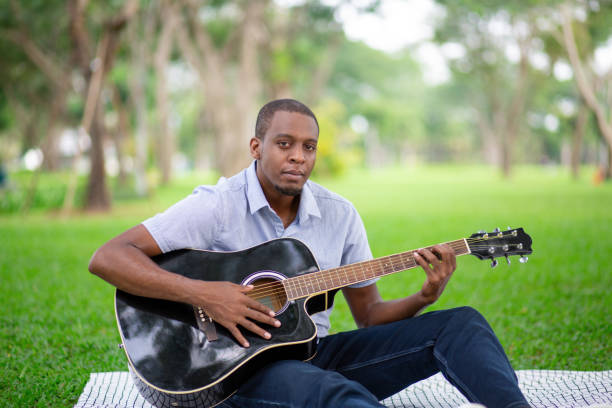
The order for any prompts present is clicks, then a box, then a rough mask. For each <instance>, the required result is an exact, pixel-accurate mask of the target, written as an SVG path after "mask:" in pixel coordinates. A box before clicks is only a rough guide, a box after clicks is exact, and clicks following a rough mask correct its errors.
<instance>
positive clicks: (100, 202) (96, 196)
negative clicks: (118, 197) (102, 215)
mask: <svg viewBox="0 0 612 408" xmlns="http://www.w3.org/2000/svg"><path fill="white" fill-rule="evenodd" d="M105 133H106V129H105V128H104V122H103V116H102V108H101V107H98V108H97V109H96V112H95V114H94V116H93V118H92V122H91V132H90V136H91V150H90V155H89V157H90V161H91V170H90V172H89V181H88V183H87V194H86V196H85V197H86V199H85V208H87V209H88V210H94V211H105V210H108V209H109V208H110V205H111V200H110V193H109V191H108V187H107V185H106V171H105V166H104V139H105V136H106V135H105Z"/></svg>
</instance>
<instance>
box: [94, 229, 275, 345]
mask: <svg viewBox="0 0 612 408" xmlns="http://www.w3.org/2000/svg"><path fill="white" fill-rule="evenodd" d="M161 252H162V251H161V249H160V248H159V246H158V245H157V242H156V241H155V240H154V239H153V236H152V235H151V234H150V233H149V231H148V230H147V229H146V228H145V227H144V226H143V225H142V224H140V225H137V226H135V227H133V228H131V229H129V230H127V231H125V232H124V233H123V234H121V235H119V236H117V237H115V238H113V239H111V240H110V241H108V242H107V243H106V244H104V245H102V247H100V248H99V249H98V250H97V251H96V252H95V253H94V255H93V256H92V258H91V261H90V263H89V270H90V271H91V272H92V273H95V274H96V275H98V276H99V277H101V278H102V279H104V280H105V281H107V282H109V283H111V284H112V285H114V286H116V287H118V288H119V289H121V290H124V291H126V292H128V293H132V294H134V295H137V296H144V297H151V298H156V299H166V300H171V301H175V302H183V303H189V304H192V305H195V306H201V307H203V308H204V310H206V313H207V314H208V315H209V316H210V317H211V318H212V319H213V320H215V321H216V322H217V323H219V324H221V325H222V326H224V327H225V328H226V329H228V330H229V331H230V333H232V335H233V336H234V337H235V338H236V340H238V342H239V343H240V344H242V345H243V346H244V347H249V342H248V341H247V340H246V339H245V338H244V336H243V335H242V333H240V330H239V329H238V326H242V327H244V328H245V329H247V330H250V331H251V332H253V333H255V334H257V335H259V336H261V337H263V338H264V339H269V338H270V334H269V333H268V332H267V331H265V330H264V329H262V328H261V327H259V326H258V325H257V324H256V323H255V322H259V323H265V324H269V325H270V326H274V327H279V326H280V322H279V321H278V320H276V319H275V318H274V312H273V311H272V310H270V309H269V308H267V307H266V306H264V305H262V304H261V303H259V302H258V301H256V300H255V299H252V298H251V297H249V296H248V295H247V294H248V292H249V291H251V290H252V289H253V287H252V286H242V285H237V284H235V283H231V282H210V281H207V282H204V281H200V280H192V279H189V278H187V277H185V276H181V275H177V274H175V273H172V272H168V271H166V270H163V269H161V268H160V267H159V266H158V265H157V264H156V263H155V262H153V261H152V260H151V257H153V256H155V255H159V254H160V253H161Z"/></svg>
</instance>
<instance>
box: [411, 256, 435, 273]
mask: <svg viewBox="0 0 612 408" xmlns="http://www.w3.org/2000/svg"><path fill="white" fill-rule="evenodd" d="M414 260H415V261H416V262H417V263H418V264H419V265H421V268H423V270H425V273H426V274H427V275H430V274H431V273H433V271H432V270H431V267H430V266H429V262H427V260H426V259H425V258H423V256H421V255H420V254H419V253H418V252H415V253H414Z"/></svg>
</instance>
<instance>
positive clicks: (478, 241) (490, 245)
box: [466, 228, 533, 267]
mask: <svg viewBox="0 0 612 408" xmlns="http://www.w3.org/2000/svg"><path fill="white" fill-rule="evenodd" d="M466 241H467V243H468V246H469V248H470V252H471V253H472V255H474V256H476V257H477V258H479V259H491V260H492V261H493V262H492V263H491V266H492V267H495V266H497V260H496V259H495V258H499V257H502V256H505V257H506V260H507V261H508V263H510V259H509V258H508V257H509V256H511V255H519V256H520V257H521V258H520V262H521V263H525V262H527V255H529V254H531V253H532V252H533V251H532V250H531V237H530V236H529V235H527V234H526V233H525V231H524V230H523V228H515V229H508V230H507V231H501V230H500V229H499V228H496V229H495V231H493V232H483V231H481V232H477V233H475V234H472V236H470V237H469V238H467V239H466Z"/></svg>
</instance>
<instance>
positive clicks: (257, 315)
mask: <svg viewBox="0 0 612 408" xmlns="http://www.w3.org/2000/svg"><path fill="white" fill-rule="evenodd" d="M246 315H247V317H249V318H251V319H253V320H257V321H258V322H261V323H266V324H269V325H270V326H274V327H280V325H281V323H280V321H279V320H276V319H275V318H273V317H271V316H269V315H267V314H263V313H261V312H259V311H258V310H254V309H251V308H249V309H248V310H247V312H246Z"/></svg>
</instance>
